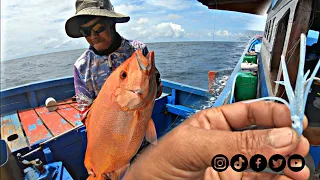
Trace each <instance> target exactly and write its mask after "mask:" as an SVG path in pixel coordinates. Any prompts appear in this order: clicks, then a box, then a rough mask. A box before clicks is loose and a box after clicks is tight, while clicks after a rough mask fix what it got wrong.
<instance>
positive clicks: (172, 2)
mask: <svg viewBox="0 0 320 180" xmlns="http://www.w3.org/2000/svg"><path fill="white" fill-rule="evenodd" d="M146 3H148V4H152V5H153V6H159V7H164V8H166V9H170V10H175V11H179V10H183V9H188V8H190V7H192V5H193V4H194V3H192V1H186V0H164V1H161V0H147V1H146Z"/></svg>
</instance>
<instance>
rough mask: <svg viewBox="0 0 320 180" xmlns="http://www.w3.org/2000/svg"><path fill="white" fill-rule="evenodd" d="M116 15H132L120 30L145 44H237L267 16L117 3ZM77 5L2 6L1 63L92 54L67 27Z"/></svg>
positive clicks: (168, 3)
mask: <svg viewBox="0 0 320 180" xmlns="http://www.w3.org/2000/svg"><path fill="white" fill-rule="evenodd" d="M111 2H112V4H113V6H114V9H115V11H116V12H119V13H122V14H125V15H129V16H130V18H131V19H130V21H129V22H128V23H121V24H117V31H118V32H119V33H120V35H121V36H123V37H125V38H127V39H137V40H140V41H142V42H144V43H152V42H170V41H212V40H213V39H214V40H217V41H235V40H237V39H238V38H239V37H242V36H244V33H243V32H242V31H243V30H256V31H263V30H264V26H265V21H266V17H267V16H266V15H264V16H259V15H251V14H246V13H238V12H231V11H220V10H210V9H208V8H207V7H206V6H204V5H202V4H201V3H200V2H198V1H197V0H111ZM74 13H75V0H54V1H53V0H28V1H26V0H1V61H5V60H10V59H16V58H20V57H26V56H32V55H37V54H44V53H50V52H58V51H65V50H72V49H81V48H87V47H88V44H87V42H86V40H85V39H84V38H76V39H74V38H70V37H68V36H67V35H66V33H65V22H66V21H67V19H68V18H70V17H71V16H73V15H74Z"/></svg>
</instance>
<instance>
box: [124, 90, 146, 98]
mask: <svg viewBox="0 0 320 180" xmlns="http://www.w3.org/2000/svg"><path fill="white" fill-rule="evenodd" d="M126 90H127V91H130V92H132V93H135V94H137V95H139V96H141V95H143V93H144V91H145V90H141V89H137V90H131V89H126Z"/></svg>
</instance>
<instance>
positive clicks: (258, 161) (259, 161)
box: [256, 158, 261, 169]
mask: <svg viewBox="0 0 320 180" xmlns="http://www.w3.org/2000/svg"><path fill="white" fill-rule="evenodd" d="M260 164H261V158H257V161H256V165H257V168H258V169H259V165H260Z"/></svg>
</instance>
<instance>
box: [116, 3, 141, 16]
mask: <svg viewBox="0 0 320 180" xmlns="http://www.w3.org/2000/svg"><path fill="white" fill-rule="evenodd" d="M142 9H143V6H138V5H131V4H120V5H118V6H114V10H115V11H116V12H118V13H121V14H124V15H127V16H129V15H130V14H131V13H132V12H135V11H139V10H142Z"/></svg>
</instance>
